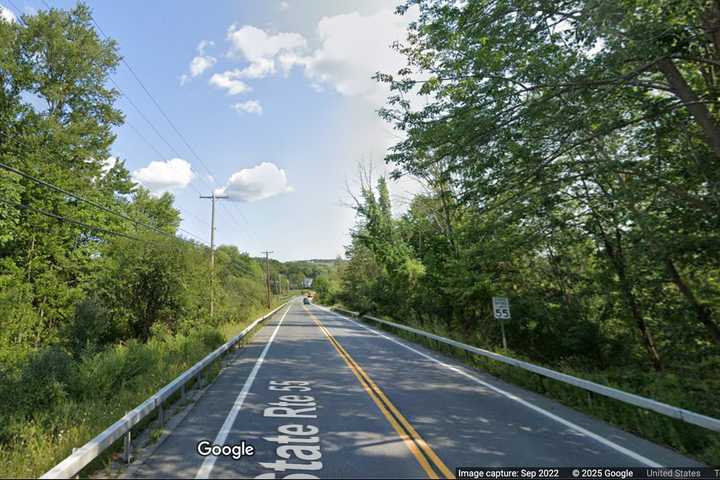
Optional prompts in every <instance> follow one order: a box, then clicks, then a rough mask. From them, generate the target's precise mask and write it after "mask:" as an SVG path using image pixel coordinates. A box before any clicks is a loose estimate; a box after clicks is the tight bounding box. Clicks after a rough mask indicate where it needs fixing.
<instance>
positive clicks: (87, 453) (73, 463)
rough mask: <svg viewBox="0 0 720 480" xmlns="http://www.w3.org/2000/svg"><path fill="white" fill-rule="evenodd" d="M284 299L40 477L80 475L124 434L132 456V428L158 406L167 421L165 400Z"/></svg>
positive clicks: (272, 312)
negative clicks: (164, 407)
mask: <svg viewBox="0 0 720 480" xmlns="http://www.w3.org/2000/svg"><path fill="white" fill-rule="evenodd" d="M287 304H288V302H285V303H283V304H282V305H280V306H279V307H277V308H276V309H274V310H273V311H271V312H270V313H268V314H266V315H264V316H262V317H260V318H258V319H257V320H255V321H254V322H253V323H251V324H250V325H248V326H247V327H246V328H245V329H244V330H243V331H242V332H240V333H239V334H237V335H236V336H234V337H233V338H231V339H230V340H228V341H227V342H226V343H224V344H223V345H221V346H220V347H218V348H217V349H216V350H215V351H213V352H212V353H210V354H208V355H207V356H206V357H205V358H203V359H202V360H200V361H199V362H197V363H196V364H195V365H193V366H192V367H190V368H189V369H187V370H185V372H184V373H182V374H181V375H180V376H179V377H177V378H176V379H175V380H173V381H172V382H170V383H168V384H167V385H165V386H164V387H163V388H161V389H160V390H158V391H157V392H156V393H155V394H154V395H153V396H152V397H150V398H148V399H147V400H145V401H144V402H143V403H141V404H140V405H138V406H137V407H135V408H134V409H133V410H131V411H130V412H128V413H127V414H125V416H124V417H122V418H121V419H120V420H118V421H117V422H115V423H113V424H112V425H111V426H110V427H108V428H107V429H105V431H103V432H102V433H100V434H99V435H98V436H96V437H95V438H93V439H92V440H90V441H89V442H87V443H86V444H85V445H83V446H82V447H80V448H78V449H77V450H74V451H73V453H72V454H71V455H70V456H69V457H67V458H66V459H65V460H63V461H62V462H60V463H58V464H57V465H55V467H53V468H52V469H51V470H49V471H48V472H47V473H45V474H44V475H43V476H42V477H40V478H71V477H74V476H75V475H77V474H78V473H79V472H80V471H81V470H82V469H83V468H85V467H86V466H87V465H88V464H89V463H90V462H92V461H93V460H95V459H96V458H97V457H98V456H99V455H100V454H101V453H103V452H104V451H105V450H107V449H108V448H110V447H111V446H112V445H113V444H114V443H115V442H116V441H118V440H119V439H120V438H122V437H123V436H124V437H125V450H126V453H125V455H126V459H128V458H129V449H130V440H131V438H130V432H131V430H132V428H133V427H134V426H135V425H137V424H138V423H140V422H141V421H142V420H143V419H144V418H145V417H147V416H148V415H149V414H150V413H152V412H154V411H155V410H159V416H160V421H161V423H162V422H163V421H164V411H163V403H164V402H165V401H166V400H168V399H169V398H170V397H171V396H172V395H173V394H175V393H177V391H178V390H182V392H183V394H184V393H185V385H186V384H187V383H188V382H190V381H191V380H193V379H194V378H195V377H196V376H197V375H198V374H200V373H201V372H202V371H203V370H204V369H205V368H206V367H208V366H209V365H211V364H212V363H213V362H214V361H215V360H217V359H218V358H220V356H221V355H222V354H224V353H225V352H227V351H228V350H230V349H231V348H232V347H233V346H234V345H235V344H236V343H237V342H239V341H240V340H242V339H243V338H244V337H245V336H246V335H247V334H248V333H249V332H251V331H252V330H253V329H254V328H255V327H256V326H257V325H259V324H260V323H261V322H263V321H264V320H267V319H268V318H270V317H271V316H272V315H274V314H275V313H277V311H278V310H280V309H281V308H283V307H284V306H285V305H287Z"/></svg>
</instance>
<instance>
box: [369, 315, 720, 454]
mask: <svg viewBox="0 0 720 480" xmlns="http://www.w3.org/2000/svg"><path fill="white" fill-rule="evenodd" d="M388 320H390V321H394V322H396V323H401V322H397V320H394V319H390V318H388ZM368 323H369V324H371V326H372V327H373V328H378V329H381V330H385V331H388V332H390V333H393V334H394V335H396V336H399V337H402V338H404V339H406V340H409V341H412V342H415V343H418V344H421V345H423V346H425V347H427V348H430V349H432V350H435V351H438V352H441V353H444V354H446V355H448V356H451V357H453V358H455V359H458V360H460V361H462V362H463V363H465V364H467V365H469V366H471V367H473V368H478V369H480V370H484V371H486V372H488V373H490V374H491V375H493V376H495V377H497V378H500V379H502V380H504V381H506V382H508V383H512V384H514V385H517V386H520V387H523V388H525V389H527V390H530V391H533V392H535V393H539V394H541V395H544V396H546V397H548V398H552V399H553V400H556V401H558V402H559V403H561V404H563V405H565V406H568V407H571V408H574V409H575V410H578V411H581V412H583V413H586V414H588V415H591V416H593V417H595V418H599V419H602V420H604V421H606V422H608V423H610V424H612V425H615V426H617V427H619V428H621V429H623V430H625V431H628V432H631V433H633V434H636V435H638V436H640V437H642V438H645V439H647V440H650V441H652V442H655V443H657V444H660V445H665V446H667V447H669V448H672V449H674V450H676V451H678V452H680V453H682V454H685V455H687V456H690V457H693V458H696V459H697V460H699V461H701V462H704V463H706V464H708V465H711V466H718V465H720V434H718V433H715V432H712V431H710V430H707V429H704V428H701V427H696V426H694V425H690V424H687V423H685V422H682V421H679V420H675V419H672V418H669V417H666V416H664V415H660V414H658V413H655V412H651V411H648V410H644V409H641V408H638V407H634V406H632V405H628V404H625V403H623V402H619V401H617V400H613V399H611V398H607V397H604V396H601V395H597V394H594V393H592V392H587V391H585V390H581V389H579V388H576V387H573V386H571V385H567V384H564V383H562V382H558V381H556V380H552V379H549V378H545V377H541V376H540V375H536V374H534V373H531V372H527V371H525V370H521V369H519V368H517V367H513V366H512V365H507V364H504V363H500V362H497V361H494V360H491V359H489V358H487V357H483V356H479V355H475V354H470V353H468V352H466V351H464V350H461V349H459V348H455V347H452V346H450V345H446V344H442V343H439V342H435V341H433V340H431V339H428V338H425V337H422V336H419V335H415V334H413V333H410V332H406V331H404V330H400V329H397V328H392V327H390V326H386V325H382V324H378V323H376V322H368ZM402 323H403V324H404V325H408V326H410V327H414V328H418V329H421V330H424V331H427V332H430V333H434V334H436V335H440V336H443V337H446V338H451V339H453V340H457V341H459V342H463V343H469V344H473V342H472V341H471V340H469V339H468V338H457V337H456V336H455V335H453V334H451V333H450V332H448V331H447V329H446V328H444V327H443V325H441V324H432V325H427V324H423V325H421V324H416V323H412V322H402ZM477 346H478V347H481V348H486V349H487V347H486V346H483V345H477ZM495 351H496V353H500V354H503V355H507V356H510V357H513V358H517V359H519V360H526V361H528V362H532V363H535V364H538V362H537V361H534V360H532V359H528V358H525V357H523V355H521V354H519V353H517V352H514V351H502V350H495ZM543 366H546V367H548V368H552V369H554V370H558V371H561V372H563V373H566V374H569V375H573V376H576V377H579V378H584V379H587V380H590V381H593V382H596V383H599V384H602V385H608V386H610V387H613V388H617V389H620V390H624V391H627V392H631V393H635V394H638V395H642V396H644V397H648V398H652V399H654V400H657V401H660V402H664V403H668V404H670V405H675V406H678V407H681V408H685V409H688V410H692V411H695V412H698V413H702V414H705V415H709V416H711V417H715V418H718V417H720V402H719V401H718V392H720V377H718V376H717V370H715V369H714V368H713V366H712V365H707V366H698V368H697V369H696V370H695V371H694V374H692V375H687V374H685V375H682V374H679V373H678V372H671V371H667V372H662V373H658V372H654V371H653V372H649V371H647V370H631V369H615V370H606V371H589V370H581V369H576V368H569V367H567V366H557V365H543Z"/></svg>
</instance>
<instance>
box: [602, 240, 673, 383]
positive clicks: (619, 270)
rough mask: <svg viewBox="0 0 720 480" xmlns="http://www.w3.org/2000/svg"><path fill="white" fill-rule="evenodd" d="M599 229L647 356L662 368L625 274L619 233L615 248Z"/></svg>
mask: <svg viewBox="0 0 720 480" xmlns="http://www.w3.org/2000/svg"><path fill="white" fill-rule="evenodd" d="M600 231H601V235H602V238H603V243H604V244H605V252H606V253H607V255H608V258H609V259H610V263H611V264H612V265H613V267H614V268H615V273H616V274H617V276H618V280H619V283H620V291H621V292H622V295H623V298H624V300H625V303H626V304H627V306H628V308H629V309H630V314H631V315H632V318H633V320H634V321H635V325H636V326H637V328H638V330H640V335H641V336H642V339H643V344H644V346H645V350H647V353H648V356H649V357H650V361H651V362H652V365H653V367H654V368H655V370H662V362H661V361H660V355H659V354H658V351H657V348H655V340H654V339H653V336H652V334H651V333H650V330H649V329H648V327H647V323H646V322H645V317H644V316H643V312H642V309H641V308H640V304H639V302H638V301H637V297H636V296H635V292H634V291H633V287H632V282H631V280H630V278H628V275H627V269H626V265H625V257H624V255H623V252H622V246H621V241H622V236H621V233H620V231H619V230H617V229H616V231H615V233H616V240H617V248H615V246H614V245H613V244H612V242H611V241H610V240H609V239H608V237H607V235H606V234H605V232H604V231H603V230H602V227H600Z"/></svg>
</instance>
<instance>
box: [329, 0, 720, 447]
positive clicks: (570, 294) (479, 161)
mask: <svg viewBox="0 0 720 480" xmlns="http://www.w3.org/2000/svg"><path fill="white" fill-rule="evenodd" d="M409 8H417V9H418V10H419V13H420V15H419V17H418V20H417V21H416V22H414V23H412V24H411V25H410V28H409V32H408V37H407V39H406V41H405V42H403V43H402V44H400V45H398V46H397V49H398V51H399V52H400V53H402V54H403V55H404V56H405V57H406V59H407V68H402V69H400V70H399V71H397V72H385V73H382V74H379V75H378V76H377V78H378V80H380V81H382V82H385V83H387V85H388V86H389V88H390V89H391V91H392V94H391V96H390V97H389V98H388V104H387V106H386V107H385V108H384V109H382V110H381V111H380V115H381V116H382V117H383V118H384V119H386V120H387V121H389V122H391V123H392V124H393V126H394V127H395V128H396V129H397V130H400V131H401V132H402V135H400V137H401V138H402V140H401V141H400V142H398V143H397V144H396V145H395V146H394V147H393V148H392V149H391V152H390V154H389V155H387V157H386V160H387V161H388V163H390V164H391V165H392V166H393V167H394V168H395V171H394V172H393V176H395V177H399V176H402V175H408V174H409V175H414V176H415V177H417V178H418V179H419V180H421V181H422V182H423V183H424V184H425V186H426V187H427V191H426V193H423V194H421V195H418V196H416V197H415V198H414V199H413V200H412V202H411V204H410V207H409V209H408V211H407V212H406V213H404V214H403V215H401V216H400V217H393V216H392V214H391V212H390V208H389V203H388V201H387V183H386V181H385V179H383V178H381V179H379V181H378V182H377V184H376V185H374V184H373V183H374V182H373V181H372V179H371V178H369V176H368V175H367V174H364V175H363V176H362V178H361V189H360V192H359V193H358V194H357V196H356V197H355V198H354V200H355V208H356V211H357V213H358V220H359V221H358V225H357V227H356V228H355V229H354V231H353V232H352V236H353V238H352V244H351V245H350V247H349V248H348V251H347V254H348V256H349V258H350V260H349V262H348V264H347V265H346V266H345V268H344V269H343V274H342V279H341V285H342V289H341V291H340V292H339V293H338V294H337V296H336V297H337V298H338V299H339V300H340V301H342V302H343V303H344V304H346V305H348V306H349V307H351V308H353V309H356V310H360V311H363V312H373V313H376V314H380V315H388V316H392V317H394V318H395V319H396V320H397V321H406V322H408V323H412V324H416V325H419V326H421V327H422V328H426V329H429V330H432V331H435V332H438V331H441V332H448V333H449V334H452V335H453V336H454V337H456V338H460V339H463V341H466V342H469V343H472V344H476V345H480V346H482V347H484V348H498V347H499V346H500V345H501V336H500V329H499V326H498V323H497V321H496V320H495V319H494V318H493V313H492V311H491V298H492V297H493V296H498V295H503V296H508V297H509V298H510V302H511V310H512V315H513V318H512V320H511V321H509V322H508V323H507V328H506V330H507V336H508V343H509V346H510V349H511V350H519V351H522V352H524V354H525V355H526V356H527V358H528V359H530V360H531V361H533V362H535V363H541V364H544V365H548V366H550V367H553V368H559V369H563V370H565V371H578V370H580V369H581V366H582V369H583V370H586V373H587V374H588V375H589V376H591V377H592V376H596V375H597V376H598V377H601V376H602V375H604V374H606V373H607V374H608V375H610V373H609V372H618V371H623V370H625V371H628V372H631V375H629V376H628V377H627V378H622V377H621V378H619V379H618V380H615V379H608V381H609V382H610V383H612V382H614V381H617V382H618V386H620V387H624V388H629V389H632V388H634V387H636V385H635V383H637V382H638V381H640V380H641V381H642V382H646V383H647V384H648V385H658V386H661V385H662V386H667V385H668V384H670V383H672V382H671V380H670V379H672V378H692V382H688V383H687V384H683V385H682V386H678V387H677V388H675V387H673V388H671V389H669V391H671V392H673V393H671V394H667V395H662V394H660V393H659V392H658V391H654V390H653V391H648V395H650V396H653V395H657V396H656V397H654V398H658V399H662V398H665V399H667V400H668V401H669V402H671V403H675V404H679V405H684V406H686V407H687V408H690V409H699V410H702V409H703V408H704V407H705V405H704V401H703V400H702V395H700V394H698V395H694V394H692V393H691V392H686V390H687V389H688V388H689V387H688V385H690V384H694V385H696V386H698V388H700V389H703V390H704V391H710V390H711V387H712V386H714V383H713V380H712V379H713V377H714V376H715V373H714V372H713V370H712V368H711V367H709V365H715V364H716V362H717V359H718V358H719V356H720V292H719V291H718V284H719V283H718V275H719V274H720V273H719V272H720V262H719V261H718V260H719V259H720V256H719V252H720V236H719V235H718V233H719V232H720V215H719V213H720V209H719V208H718V205H720V176H719V173H718V172H720V168H719V167H720V127H719V125H720V113H719V112H718V109H717V102H716V97H717V92H718V83H717V82H718V80H717V78H718V76H717V75H716V72H715V70H716V68H717V65H718V62H719V61H720V43H718V37H717V36H716V35H714V34H712V33H711V32H714V28H715V27H714V25H718V24H719V23H720V10H719V9H718V8H717V6H715V5H713V4H711V3H707V2H706V3H702V2H700V3H697V2H695V3H693V2H684V1H679V2H678V1H669V0H667V1H665V0H662V1H659V2H635V1H618V2H595V1H588V0H571V1H568V2H560V3H558V2H528V1H525V0H507V1H491V0H474V1H468V2H456V1H453V0H439V1H434V0H433V1H430V0H407V1H405V2H404V3H403V5H401V6H400V7H399V8H398V11H399V13H404V12H406V11H407V10H408V9H409ZM398 311H401V312H402V315H398V314H397V312H398ZM649 369H650V370H652V371H650V372H648V370H649ZM636 372H643V374H642V375H640V374H639V373H638V375H637V376H635V373H636ZM653 372H656V373H653ZM659 388H660V387H658V390H659ZM651 390H652V389H651ZM705 411H712V413H713V414H714V415H716V416H717V414H718V412H717V411H716V410H715V409H711V410H705ZM623 415H624V420H627V419H628V418H630V417H631V416H630V415H629V414H628V415H625V414H623ZM632 418H634V419H636V420H637V418H638V417H637V416H636V415H635V414H633V415H632ZM624 420H623V421H624ZM620 423H621V424H622V425H623V426H626V427H628V425H630V423H632V422H628V421H624V423H623V422H620ZM650 424H651V425H656V426H658V425H663V424H662V423H657V424H653V423H652V422H650ZM652 428H654V427H652ZM652 428H650V429H652ZM631 429H633V428H631ZM661 429H662V428H660V427H658V429H657V432H655V433H657V435H655V434H653V435H654V437H653V438H657V439H659V441H667V442H669V443H670V444H672V445H676V446H678V448H683V449H685V451H689V452H692V453H695V454H699V453H698V452H700V450H701V446H700V445H699V443H698V442H693V441H691V439H690V438H689V437H688V435H690V434H691V433H689V432H686V431H683V430H682V429H675V428H674V427H673V429H669V430H668V432H675V433H673V434H672V435H676V437H677V438H675V439H674V440H672V441H671V439H670V438H669V437H667V436H663V435H660V434H659V433H658V432H660V430H661ZM635 430H637V429H635ZM648 433H649V434H651V433H652V432H648ZM702 438H705V437H704V436H703V437H702ZM700 443H701V442H700ZM713 445H714V447H713V448H715V450H714V451H715V452H716V453H717V442H715V443H713ZM703 458H707V457H703Z"/></svg>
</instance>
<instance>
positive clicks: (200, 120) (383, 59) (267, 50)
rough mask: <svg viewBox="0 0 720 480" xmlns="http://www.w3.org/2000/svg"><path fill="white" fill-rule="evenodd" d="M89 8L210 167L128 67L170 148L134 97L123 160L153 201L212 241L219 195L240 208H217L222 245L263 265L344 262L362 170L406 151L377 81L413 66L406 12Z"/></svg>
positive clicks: (404, 185)
mask: <svg viewBox="0 0 720 480" xmlns="http://www.w3.org/2000/svg"><path fill="white" fill-rule="evenodd" d="M46 1H47V3H48V4H49V5H51V6H53V7H58V8H69V7H71V6H72V5H74V2H70V1H64V0H46ZM13 3H14V4H15V5H16V6H17V7H18V8H20V9H23V10H24V11H25V12H32V11H33V9H41V8H45V7H44V5H43V3H42V0H28V1H26V2H23V1H22V0H14V1H13ZM0 4H2V5H4V6H5V7H7V8H10V9H11V10H13V8H11V7H12V5H10V4H8V2H6V1H5V0H0ZM88 4H89V5H90V7H91V8H92V10H93V15H94V18H95V20H96V21H97V23H98V24H99V25H100V27H101V28H102V30H103V31H104V32H105V33H106V34H107V35H109V36H111V37H113V38H114V39H116V40H117V41H118V44H119V49H120V52H121V54H122V55H123V56H124V58H125V59H126V60H127V62H128V63H129V64H130V66H131V67H132V69H133V70H134V71H135V73H136V74H137V75H138V76H139V77H140V79H141V80H142V82H143V83H144V84H145V86H146V87H147V89H148V90H149V91H150V93H151V94H152V95H153V97H154V98H155V99H156V100H157V102H158V103H159V104H160V106H161V107H162V109H163V110H164V111H165V113H166V114H167V115H168V116H169V117H170V119H171V120H172V122H173V123H174V124H175V126H176V127H177V128H178V130H179V131H180V132H181V133H182V134H183V136H184V137H185V139H186V140H187V142H188V143H189V144H190V146H191V147H192V149H193V150H194V151H195V152H196V153H197V156H198V157H199V160H198V158H196V157H195V155H194V154H193V153H192V152H191V151H189V149H188V148H187V147H186V145H185V144H184V143H183V141H182V140H181V138H180V137H178V135H177V134H176V133H175V132H174V131H173V129H172V127H171V126H170V125H169V123H168V122H167V120H166V119H165V118H163V116H162V114H161V113H160V112H159V110H158V109H157V107H156V106H155V105H154V104H153V102H152V100H151V99H150V97H149V96H148V95H147V94H146V93H145V92H144V91H143V89H142V88H141V86H140V85H139V84H138V82H137V81H136V80H135V79H134V78H133V76H132V74H131V72H130V71H129V70H128V68H127V67H126V66H125V65H120V66H119V67H118V70H117V72H116V73H115V75H113V78H114V79H115V81H116V82H117V84H118V85H119V86H120V88H121V89H122V91H123V92H124V93H125V94H126V95H127V97H129V98H130V99H131V100H132V102H134V103H135V104H136V105H137V106H138V107H139V109H140V111H142V113H143V114H144V115H145V116H146V117H147V118H148V119H149V120H150V122H151V123H152V124H153V125H154V126H155V127H156V128H157V129H158V130H159V132H160V135H161V136H162V137H163V138H164V139H165V140H167V143H166V142H165V141H164V140H163V139H162V138H161V137H160V136H159V135H158V134H157V133H156V132H155V131H154V130H153V128H152V127H151V126H150V125H149V124H148V123H147V122H146V120H145V119H144V118H143V116H142V115H141V114H139V113H138V112H137V111H136V110H135V109H134V108H133V107H132V106H131V105H130V103H128V101H127V99H125V98H122V99H120V101H119V107H120V108H121V109H122V110H123V111H124V113H125V114H126V119H127V122H128V125H124V126H123V127H121V128H119V129H118V131H117V134H118V138H117V141H116V143H115V145H114V146H113V148H112V154H113V155H114V156H115V157H119V158H121V159H122V160H124V161H125V162H126V166H127V167H128V169H129V170H131V171H132V172H133V173H134V175H135V176H136V179H137V180H138V181H140V182H141V183H144V184H145V185H146V186H148V187H149V188H151V189H152V190H154V191H157V192H160V191H163V190H169V191H172V192H173V193H174V194H175V196H176V206H178V207H179V208H180V209H181V212H182V214H183V223H182V228H183V229H184V230H187V231H189V232H192V233H193V234H195V235H197V236H199V237H201V238H202V239H204V240H207V239H208V238H209V225H208V224H209V215H210V205H209V201H208V200H200V199H199V198H198V195H199V193H200V192H202V193H203V194H209V193H210V191H211V189H215V190H216V191H218V192H224V193H226V194H229V195H230V196H231V199H232V201H229V200H223V201H221V203H224V205H223V206H222V207H220V208H219V209H218V211H217V232H216V242H217V243H219V244H231V245H236V246H238V248H240V249H241V250H242V251H246V252H249V253H250V254H251V255H258V254H259V253H260V252H261V251H262V250H273V251H274V252H275V253H274V255H273V256H274V257H275V258H278V259H281V260H291V259H305V258H333V257H335V256H336V255H338V254H343V253H344V245H346V244H347V243H348V242H349V236H348V231H349V228H350V227H351V226H352V225H353V223H354V213H353V212H352V210H351V209H350V208H348V207H347V206H346V205H344V204H346V203H347V202H348V200H349V196H348V194H347V192H346V183H349V184H350V186H351V187H352V186H354V185H355V186H356V185H357V181H356V179H357V171H358V163H359V162H361V161H365V162H372V163H373V164H374V170H375V172H376V173H382V172H383V171H384V169H385V167H384V164H383V162H382V158H383V155H384V152H385V150H386V148H387V147H388V146H389V145H391V144H392V143H393V142H394V141H396V140H397V137H396V136H395V135H397V133H395V132H393V131H392V129H391V127H390V126H388V125H386V124H384V123H383V122H382V121H381V120H380V119H379V118H377V115H376V113H375V110H376V109H377V108H378V107H380V106H381V105H382V103H383V101H384V98H385V95H386V91H384V87H383V86H380V85H377V84H376V83H375V82H374V81H372V80H371V79H370V77H371V75H372V74H373V73H374V72H375V71H378V70H380V71H393V70H396V69H397V68H399V67H401V66H402V65H403V62H402V58H401V57H400V56H399V55H398V54H396V53H395V52H393V51H392V50H391V49H390V47H389V46H390V44H391V43H392V41H394V40H403V39H404V36H405V27H406V25H407V22H408V19H407V18H404V17H399V16H397V15H394V14H393V10H394V6H395V2H393V1H388V0H285V1H282V0H263V1H260V0H257V1H250V0H247V1H240V0H234V1H229V0H225V1H213V2H188V1H153V2H147V1H143V2H141V1H128V0H126V1H123V2H108V1H106V2H98V1H90V2H88ZM16 13H17V12H16ZM133 127H134V129H133ZM135 129H136V130H138V131H140V132H141V134H142V136H144V137H145V138H146V139H147V141H148V142H145V141H144V140H143V139H142V138H141V137H140V136H139V135H138V134H137V133H136V131H135ZM168 143H169V145H168ZM156 150H157V151H156ZM173 159H176V160H173ZM177 159H179V160H177ZM210 174H211V175H210ZM392 189H393V192H394V194H395V198H396V201H397V209H398V210H401V209H402V207H403V205H404V203H406V202H405V201H404V200H403V199H406V198H407V197H408V196H410V195H411V194H412V193H413V192H414V191H417V190H418V186H417V183H416V182H414V181H412V180H409V179H408V180H404V181H401V182H399V183H398V184H396V185H393V186H392Z"/></svg>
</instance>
